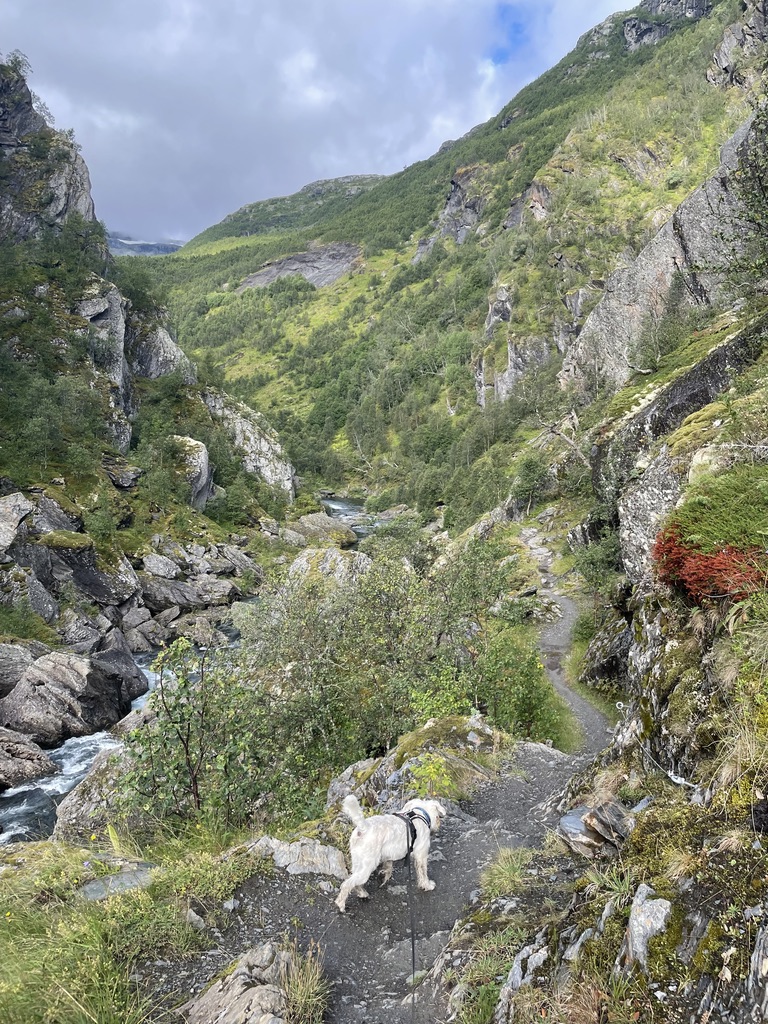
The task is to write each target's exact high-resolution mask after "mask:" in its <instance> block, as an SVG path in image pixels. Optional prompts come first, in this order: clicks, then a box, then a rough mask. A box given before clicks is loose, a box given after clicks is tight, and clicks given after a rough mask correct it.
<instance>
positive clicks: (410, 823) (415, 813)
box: [394, 807, 432, 856]
mask: <svg viewBox="0 0 768 1024" xmlns="http://www.w3.org/2000/svg"><path fill="white" fill-rule="evenodd" d="M394 816H395V817H396V818H399V819H400V820H401V821H403V822H405V827H406V829H407V830H408V853H407V854H406V856H410V853H411V850H412V849H413V844H414V843H415V842H416V824H415V821H414V818H415V819H416V820H418V821H423V822H424V824H425V825H426V826H427V828H428V829H430V830H431V829H432V819H431V818H430V816H429V815H428V814H427V812H426V811H425V810H424V808H423V807H414V808H413V810H411V811H406V812H405V814H402V813H400V812H399V811H395V812H394Z"/></svg>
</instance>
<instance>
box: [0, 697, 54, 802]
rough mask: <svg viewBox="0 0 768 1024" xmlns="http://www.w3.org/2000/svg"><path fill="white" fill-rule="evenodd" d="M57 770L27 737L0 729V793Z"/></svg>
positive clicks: (11, 730)
mask: <svg viewBox="0 0 768 1024" xmlns="http://www.w3.org/2000/svg"><path fill="white" fill-rule="evenodd" d="M0 703H2V702H0ZM58 770H59V768H58V765H56V764H54V762H53V761H52V760H51V759H50V757H48V755H47V754H45V753H44V752H43V751H42V750H41V749H40V747H39V746H38V745H37V744H36V743H34V742H33V741H32V740H31V739H30V738H29V736H25V735H24V734H23V733H20V732H14V730H13V729H5V728H1V727H0V793H1V792H3V791H4V790H6V789H13V788H14V787H16V786H21V785H23V784H24V783H25V782H32V781H33V780H34V779H40V778H43V776H45V775H55V774H56V772H57V771H58Z"/></svg>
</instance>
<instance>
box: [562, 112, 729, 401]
mask: <svg viewBox="0 0 768 1024" xmlns="http://www.w3.org/2000/svg"><path fill="white" fill-rule="evenodd" d="M748 132H749V122H747V123H745V124H744V125H742V127H741V128H740V129H739V131H738V132H737V133H736V134H735V135H734V136H733V137H732V138H731V139H730V141H729V142H728V144H727V145H726V146H725V147H723V151H722V154H721V158H722V163H721V165H720V167H719V168H718V170H717V172H716V173H715V174H714V175H712V177H711V178H709V180H708V181H707V182H705V183H704V184H703V185H702V186H700V187H699V188H698V189H696V191H695V192H693V194H692V195H691V196H689V197H688V199H686V200H685V201H684V202H683V203H682V204H681V205H680V206H679V207H678V209H677V210H676V211H675V213H674V214H673V215H672V217H671V218H670V219H669V220H668V221H667V223H666V224H665V225H664V227H663V228H662V229H661V230H660V231H659V233H658V234H657V235H656V237H655V238H654V239H653V241H652V242H651V243H650V244H649V245H648V246H646V248H644V249H643V250H642V252H641V253H640V254H639V256H638V257H637V259H636V260H634V261H633V262H632V263H631V264H630V265H629V266H628V267H625V268H622V269H620V270H617V271H616V272H615V273H613V274H612V275H611V276H610V277H609V278H608V280H607V281H606V283H605V295H604V296H603V298H602V299H601V300H600V302H599V303H598V304H597V306H595V308H594V309H593V310H592V312H591V313H590V315H589V316H588V317H587V319H586V322H585V323H584V327H583V330H582V331H581V333H580V335H579V337H578V340H577V341H576V343H575V344H574V345H573V346H572V348H571V349H570V350H569V351H568V353H567V354H566V357H565V359H564V361H563V368H562V371H561V374H560V379H561V381H562V383H563V385H564V386H565V385H568V384H575V385H576V386H577V387H583V386H584V383H585V378H586V376H587V375H588V374H589V373H590V372H591V373H592V374H593V375H594V374H595V373H596V374H598V375H599V376H600V377H602V378H603V379H604V380H606V381H607V382H608V384H609V385H610V386H612V387H613V388H617V387H621V386H622V385H623V384H624V383H625V382H626V381H627V380H628V379H629V378H630V377H631V376H632V374H633V372H635V370H636V369H637V367H638V365H639V366H640V368H642V363H643V359H644V358H646V354H645V352H644V338H647V337H648V336H650V335H651V334H652V333H653V330H654V327H655V325H656V324H658V322H659V321H660V320H661V318H662V317H663V315H664V313H665V310H666V309H667V308H668V302H669V299H670V293H671V289H672V286H673V282H674V283H676V284H677V285H678V286H679V290H678V298H677V300H676V301H677V302H678V303H679V304H680V305H681V306H688V307H696V306H700V307H704V308H707V307H711V306H713V305H715V304H717V302H718V301H719V300H720V298H721V297H723V296H724V288H725V277H724V271H725V269H726V266H727V263H728V258H729V255H730V249H731V247H732V246H734V245H737V243H738V235H737V230H738V228H737V200H736V198H735V195H734V192H733V188H732V185H731V175H732V174H733V172H734V171H735V169H736V167H737V164H738V155H739V148H740V146H741V145H742V144H743V143H744V141H745V139H746V138H747V135H748Z"/></svg>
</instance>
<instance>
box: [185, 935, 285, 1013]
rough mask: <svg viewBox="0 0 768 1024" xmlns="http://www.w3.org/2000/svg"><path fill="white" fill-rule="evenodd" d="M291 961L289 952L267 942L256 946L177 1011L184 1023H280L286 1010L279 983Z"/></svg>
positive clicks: (283, 992) (282, 990) (283, 993)
mask: <svg viewBox="0 0 768 1024" xmlns="http://www.w3.org/2000/svg"><path fill="white" fill-rule="evenodd" d="M292 962H293V961H292V958H291V955H290V953H286V952H281V951H279V950H278V949H277V947H275V946H273V945H272V944H271V943H265V944H264V945H262V946H257V947H256V948H255V949H252V950H249V952H248V953H246V954H245V955H244V956H243V957H241V958H240V960H238V962H237V964H236V966H235V969H234V970H233V971H232V972H231V973H228V974H227V975H226V977H224V978H221V979H219V980H218V981H215V982H214V983H213V984H212V985H211V987H210V988H209V989H207V991H206V992H204V993H203V994H202V995H201V996H198V997H196V998H195V999H193V1000H192V1001H191V1002H189V1003H187V1004H185V1005H184V1006H182V1007H181V1010H180V1012H181V1013H182V1014H183V1015H184V1016H185V1018H186V1020H187V1024H283V1022H284V1021H285V1019H286V1017H287V1012H288V1010H287V1002H286V995H285V991H284V989H283V988H282V983H283V979H284V978H285V976H286V974H288V973H289V972H290V969H291V964H292Z"/></svg>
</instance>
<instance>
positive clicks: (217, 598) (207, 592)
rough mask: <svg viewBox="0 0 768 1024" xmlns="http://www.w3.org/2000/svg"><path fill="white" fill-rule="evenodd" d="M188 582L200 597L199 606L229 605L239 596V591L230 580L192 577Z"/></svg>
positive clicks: (204, 576) (214, 577) (208, 576)
mask: <svg viewBox="0 0 768 1024" xmlns="http://www.w3.org/2000/svg"><path fill="white" fill-rule="evenodd" d="M189 582H190V585H191V586H193V587H194V588H195V590H196V591H197V592H198V594H199V595H200V598H201V604H202V605H204V606H205V607H208V606H209V605H221V604H231V603H232V602H233V601H234V600H235V598H236V597H239V596H240V591H239V589H238V588H237V587H236V586H235V584H234V583H233V582H232V581H231V580H221V579H219V578H218V577H217V576H210V575H208V574H205V575H203V576H194V577H193V578H192V579H191V580H190V581H189Z"/></svg>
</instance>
